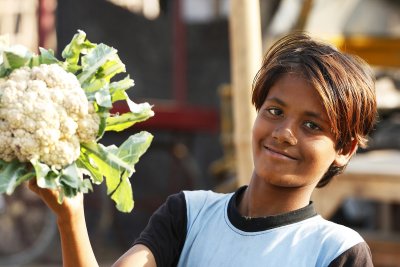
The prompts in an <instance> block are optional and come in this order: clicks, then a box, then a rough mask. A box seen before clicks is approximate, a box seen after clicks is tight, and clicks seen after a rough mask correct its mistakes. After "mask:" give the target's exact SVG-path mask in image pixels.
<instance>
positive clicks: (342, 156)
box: [333, 139, 358, 167]
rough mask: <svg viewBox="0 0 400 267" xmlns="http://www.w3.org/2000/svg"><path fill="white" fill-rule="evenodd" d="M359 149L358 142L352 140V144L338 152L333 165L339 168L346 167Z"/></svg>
mask: <svg viewBox="0 0 400 267" xmlns="http://www.w3.org/2000/svg"><path fill="white" fill-rule="evenodd" d="M357 148H358V145H357V140H356V139H353V140H351V142H349V143H347V144H346V145H345V146H344V147H343V148H341V149H339V150H338V152H337V154H336V158H335V160H334V162H333V164H334V165H335V166H338V167H343V166H345V165H346V164H347V163H348V162H349V160H350V159H351V157H352V156H353V155H354V153H355V152H356V151H357Z"/></svg>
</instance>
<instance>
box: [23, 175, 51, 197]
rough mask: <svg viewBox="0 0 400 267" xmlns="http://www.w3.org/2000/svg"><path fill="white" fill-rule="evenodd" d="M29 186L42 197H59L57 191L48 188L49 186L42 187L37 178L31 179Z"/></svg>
mask: <svg viewBox="0 0 400 267" xmlns="http://www.w3.org/2000/svg"><path fill="white" fill-rule="evenodd" d="M28 187H29V189H30V190H31V191H33V192H34V193H36V194H37V195H39V196H41V197H42V198H43V197H44V198H46V199H48V198H54V197H57V193H56V192H53V191H52V190H50V189H47V188H40V187H39V186H38V185H37V183H36V179H31V180H29V183H28Z"/></svg>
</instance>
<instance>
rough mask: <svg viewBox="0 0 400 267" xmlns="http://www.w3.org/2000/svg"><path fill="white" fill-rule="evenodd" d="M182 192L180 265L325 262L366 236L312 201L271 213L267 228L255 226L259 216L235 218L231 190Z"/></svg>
mask: <svg viewBox="0 0 400 267" xmlns="http://www.w3.org/2000/svg"><path fill="white" fill-rule="evenodd" d="M184 195H185V200H186V211H187V232H186V240H185V243H184V246H183V249H182V251H181V255H180V259H179V263H178V266H182V267H188V266H190V267H196V266H199V267H200V266H201V267H205V266H207V267H213V266H215V267H220V266H230V267H235V266H237V267H243V266H251V267H257V266H279V267H284V266H288V267H289V266H290V267H293V266H296V267H301V266H304V267H310V266H321V267H323V266H329V264H330V263H331V262H332V261H333V260H335V259H336V258H337V257H339V256H340V255H341V254H343V253H344V252H346V251H347V250H349V249H350V248H352V247H353V246H355V245H357V244H359V243H362V242H364V240H363V238H362V237H361V236H360V235H359V234H358V233H357V232H355V231H354V230H352V229H350V228H347V227H345V226H342V225H339V224H335V223H333V222H330V221H327V220H325V219H323V218H322V217H321V216H319V215H317V214H316V213H315V211H314V208H313V207H312V204H311V205H309V206H308V207H306V208H304V209H303V210H299V211H294V212H291V213H288V214H285V215H278V216H272V217H269V218H268V219H269V220H270V221H271V225H272V226H271V228H270V229H265V225H262V226H260V227H258V226H257V223H258V222H257V220H253V221H251V220H249V222H247V221H246V219H245V218H243V217H242V219H240V220H244V221H242V222H241V221H240V220H239V221H234V222H232V220H234V219H233V218H234V217H235V216H234V215H235V214H230V212H231V213H232V212H237V211H232V210H230V209H229V208H228V207H229V203H230V201H232V199H233V198H232V195H233V194H219V193H215V192H211V191H185V192H184ZM231 204H232V203H231ZM259 221H261V220H259ZM234 224H235V225H234ZM262 224H265V220H264V222H263V223H262ZM257 228H259V229H257ZM262 229H264V230H262Z"/></svg>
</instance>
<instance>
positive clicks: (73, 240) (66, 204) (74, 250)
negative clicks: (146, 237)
mask: <svg viewBox="0 0 400 267" xmlns="http://www.w3.org/2000/svg"><path fill="white" fill-rule="evenodd" d="M29 188H30V189H31V190H32V191H33V192H35V193H36V194H37V195H39V196H40V198H41V199H42V200H43V201H44V202H45V203H46V205H47V206H48V207H49V208H50V209H51V210H52V211H53V212H54V213H55V215H56V217H57V225H58V230H59V232H60V238H61V249H62V260H63V266H64V267H89V266H90V267H96V266H99V264H98V263H97V260H96V257H95V255H94V252H93V248H92V245H91V243H90V239H89V234H88V231H87V228H86V221H85V212H84V206H83V195H82V194H78V195H77V196H76V197H75V198H65V199H64V201H63V203H62V204H61V205H60V204H59V203H58V202H57V199H58V194H57V192H56V191H52V190H49V189H43V188H39V187H38V186H37V184H36V180H34V179H32V180H31V181H29ZM113 266H114V267H123V266H130V267H135V266H136V267H140V266H143V267H155V266H156V263H155V259H154V256H153V254H152V253H151V251H150V250H149V249H148V248H147V247H145V246H143V245H136V246H134V247H132V248H131V249H130V250H128V251H127V252H126V253H125V254H124V255H122V256H121V258H120V259H119V260H118V261H117V262H116V263H115V264H114V265H113Z"/></svg>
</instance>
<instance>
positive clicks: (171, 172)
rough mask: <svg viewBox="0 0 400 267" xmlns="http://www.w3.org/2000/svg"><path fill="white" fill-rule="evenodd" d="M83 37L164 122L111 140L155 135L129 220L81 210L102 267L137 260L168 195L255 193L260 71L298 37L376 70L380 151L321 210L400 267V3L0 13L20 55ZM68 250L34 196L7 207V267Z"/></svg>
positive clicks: (165, 4)
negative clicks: (253, 148)
mask: <svg viewBox="0 0 400 267" xmlns="http://www.w3.org/2000/svg"><path fill="white" fill-rule="evenodd" d="M78 29H81V30H83V31H85V32H86V33H87V37H88V39H89V40H90V41H92V42H94V43H101V42H102V43H105V44H108V45H110V46H113V47H115V48H116V49H118V53H119V56H120V58H121V60H122V61H123V62H124V63H125V64H126V69H127V73H128V74H130V76H131V77H132V78H133V79H134V80H135V86H134V87H133V88H132V89H130V90H129V91H130V92H129V94H130V97H131V99H132V100H134V101H135V102H144V101H146V102H149V103H150V104H152V105H154V111H155V114H156V115H155V116H154V117H153V118H151V119H149V120H148V121H146V122H143V123H140V124H139V125H137V126H135V127H132V129H130V130H129V131H125V132H124V133H123V134H120V133H118V134H117V133H107V134H106V135H105V136H104V137H103V139H102V140H101V143H103V144H105V145H109V144H117V145H118V144H120V143H121V142H122V141H123V140H125V139H126V138H127V136H128V135H131V134H133V133H135V132H137V131H139V130H147V131H150V132H151V133H152V134H153V135H154V141H153V143H152V145H151V147H150V148H149V150H148V151H147V153H145V155H144V156H143V157H142V158H141V160H140V162H139V163H138V164H137V165H136V173H135V174H134V175H133V176H132V178H131V183H132V187H133V193H134V199H135V208H134V210H133V211H132V213H129V214H124V213H120V212H119V211H117V210H116V209H115V207H114V204H113V203H112V202H111V200H110V199H109V198H108V197H107V196H106V192H105V188H104V187H103V185H101V186H97V187H95V188H94V192H92V193H90V194H88V195H86V197H85V204H86V207H85V208H86V217H87V223H88V229H89V234H90V236H91V240H92V244H93V247H94V250H95V254H96V255H97V257H98V259H99V261H100V263H101V265H102V266H109V265H110V264H111V263H112V262H114V261H115V260H116V259H117V258H118V257H119V256H120V255H121V254H122V253H123V252H125V251H126V250H127V249H129V247H130V246H131V244H132V242H133V241H134V240H135V238H136V237H137V236H138V235H139V233H140V232H141V230H142V229H143V228H144V227H145V225H146V223H147V221H148V219H149V217H150V215H151V214H152V213H153V212H154V211H155V209H156V208H157V207H158V206H159V205H161V204H162V203H163V202H164V201H165V199H166V197H167V196H168V195H170V194H173V193H177V192H179V191H181V190H192V189H211V190H215V191H219V192H229V191H233V190H235V188H237V186H239V185H241V184H244V183H246V182H247V180H246V179H247V178H246V177H248V176H249V175H243V174H241V173H248V171H247V170H248V168H250V169H251V167H252V166H251V164H249V160H250V162H251V159H250V158H251V155H250V157H249V156H248V155H249V154H248V153H249V145H250V143H249V142H250V140H249V139H248V138H247V137H248V135H247V134H248V133H249V131H250V128H251V124H252V120H251V118H252V116H254V111H253V110H252V107H251V106H250V101H248V99H249V98H248V97H249V94H250V86H251V82H252V77H253V76H254V74H255V71H254V70H256V69H257V68H258V67H259V64H260V60H261V55H262V54H264V52H265V51H266V49H268V47H269V46H270V45H271V43H272V42H273V41H274V40H276V39H277V38H278V37H280V36H282V35H283V34H286V33H288V32H290V31H295V30H305V31H307V32H309V33H310V34H311V35H313V36H315V37H317V38H320V39H324V40H326V41H328V42H331V43H332V44H334V45H336V46H338V48H339V49H341V50H343V51H346V52H348V53H352V54H357V55H359V56H360V57H362V58H364V59H365V60H366V61H367V62H368V63H370V64H371V65H372V66H373V69H374V71H375V74H376V79H377V94H378V106H379V115H380V119H379V122H378V124H377V126H376V129H375V131H374V132H373V134H372V135H371V140H370V146H369V148H368V149H364V150H360V151H359V152H358V155H357V157H356V158H355V159H354V164H353V165H352V164H350V165H349V168H348V171H347V173H346V172H345V173H344V174H343V179H342V180H341V177H339V178H338V179H337V180H336V181H334V182H333V183H332V186H328V188H327V189H321V191H319V192H317V193H316V194H315V195H314V199H315V201H316V203H320V204H318V205H319V206H317V208H318V209H319V211H320V212H321V214H323V215H324V216H326V217H328V218H329V219H331V220H334V221H336V222H339V223H342V224H345V225H347V226H349V227H352V228H354V229H356V230H358V231H360V233H361V234H362V235H363V236H364V238H365V239H366V240H367V242H368V243H369V245H370V247H371V249H372V254H373V258H374V261H375V265H376V266H386V267H387V266H400V206H399V203H400V170H399V166H400V156H399V152H398V151H399V149H400V91H399V90H400V1H398V0H335V1H331V0H259V1H255V0H249V1H246V0H241V1H240V0H68V1H57V0H0V35H2V34H9V35H10V40H11V43H13V44H17V43H18V44H23V45H25V46H28V47H29V48H30V49H31V50H32V51H36V52H37V51H38V47H39V46H40V47H45V48H48V49H49V48H50V49H53V50H54V51H55V53H56V55H57V57H60V54H61V51H62V49H63V48H64V47H65V45H66V44H68V43H69V41H70V40H71V38H72V36H73V35H74V34H75V33H76V32H77V30H78ZM243 85H244V86H243ZM114 111H115V112H124V107H120V106H116V107H114ZM241 116H242V117H241ZM246 125H248V127H246ZM243 129H244V130H243ZM238 130H242V131H244V132H242V133H240V132H239V133H238ZM246 140H247V141H246ZM341 183H342V184H341ZM324 190H325V191H324ZM322 194H323V195H324V197H325V200H321V201H319V199H318V198H320V197H321V195H322ZM59 246H60V243H59V236H58V232H57V229H56V225H55V219H54V217H53V216H52V214H51V213H50V212H49V211H48V210H47V208H46V207H44V206H43V205H42V203H41V202H40V201H39V200H38V199H37V198H36V197H35V196H33V195H32V194H31V193H30V192H29V191H28V190H27V189H26V188H23V187H21V188H20V189H19V190H17V191H16V192H15V193H14V194H13V195H12V196H11V197H9V196H0V267H1V266H32V267H33V266H61V252H60V247H59Z"/></svg>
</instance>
